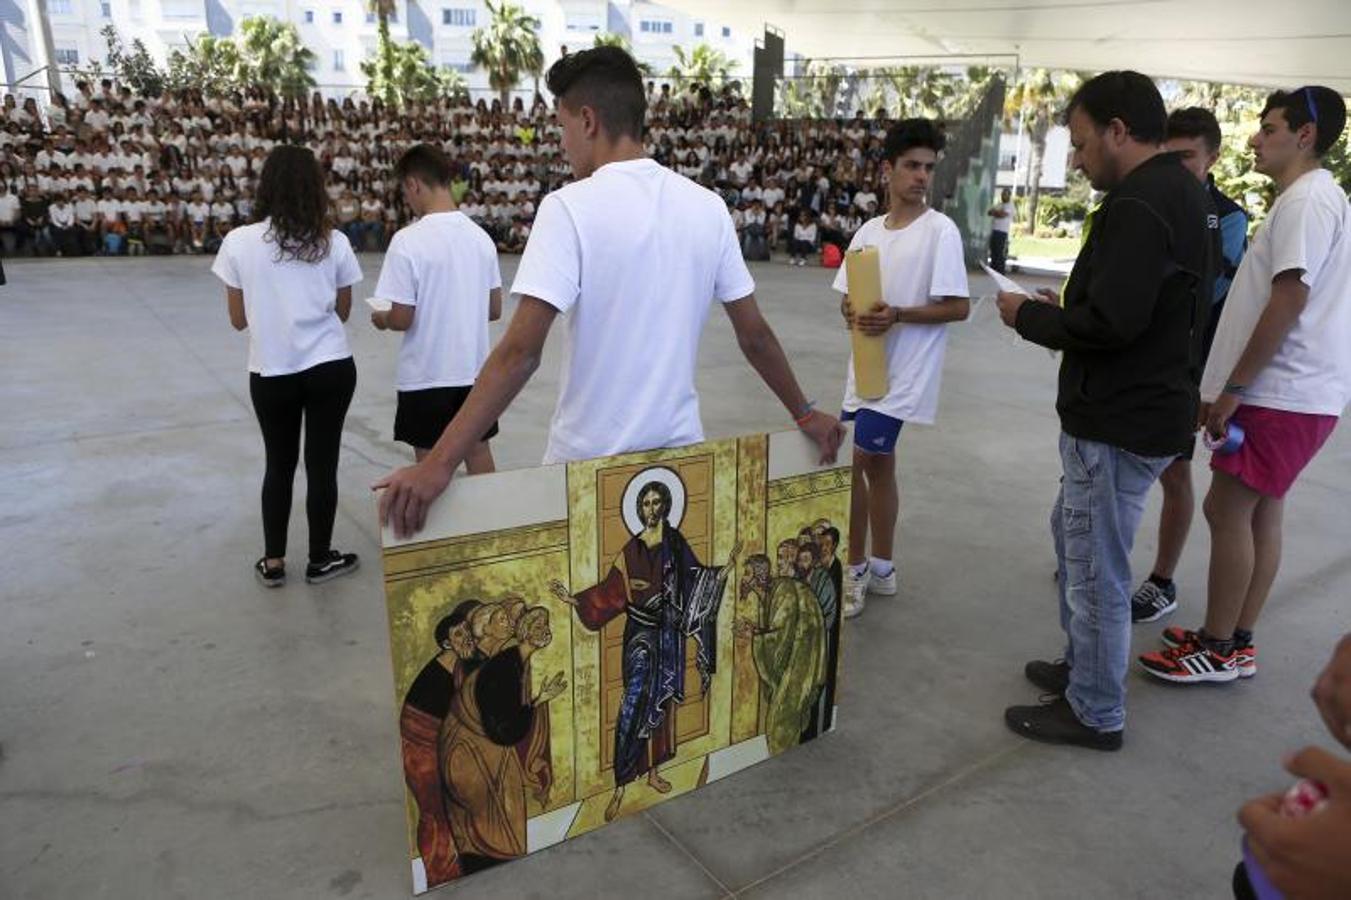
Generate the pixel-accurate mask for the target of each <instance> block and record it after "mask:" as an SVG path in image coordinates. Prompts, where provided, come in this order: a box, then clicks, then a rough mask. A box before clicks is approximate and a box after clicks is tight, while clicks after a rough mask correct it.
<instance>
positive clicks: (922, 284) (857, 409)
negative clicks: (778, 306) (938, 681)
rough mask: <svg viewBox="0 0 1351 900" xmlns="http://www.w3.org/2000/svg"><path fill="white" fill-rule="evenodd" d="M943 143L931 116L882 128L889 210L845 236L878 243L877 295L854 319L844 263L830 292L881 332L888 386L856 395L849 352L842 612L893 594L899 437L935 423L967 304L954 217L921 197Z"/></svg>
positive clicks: (857, 242)
mask: <svg viewBox="0 0 1351 900" xmlns="http://www.w3.org/2000/svg"><path fill="white" fill-rule="evenodd" d="M943 144H944V138H943V135H942V133H940V132H939V130H938V128H937V126H935V125H934V123H933V122H932V121H930V120H928V119H906V120H905V121H902V122H898V123H897V124H896V125H894V126H893V127H892V129H891V130H890V131H889V132H888V133H887V139H886V144H885V146H884V148H883V152H884V153H885V157H884V160H883V163H882V166H883V173H884V174H885V175H886V178H887V181H888V186H887V198H888V211H887V213H886V215H882V216H877V217H875V218H873V219H869V220H868V221H867V222H865V223H864V224H863V226H862V227H861V228H859V230H858V232H857V233H855V235H854V237H853V240H851V241H850V242H849V249H850V250H859V249H862V248H864V247H876V248H877V251H878V256H879V258H880V263H881V269H882V301H883V302H881V303H879V304H877V305H876V306H874V307H873V309H872V311H871V312H869V313H867V314H865V315H862V316H857V317H855V316H854V315H853V312H852V311H851V309H850V306H849V278H848V274H847V271H846V269H845V267H844V266H841V267H840V270H839V274H837V275H836V276H835V283H834V288H835V290H837V291H839V292H840V293H842V294H844V295H845V296H844V299H843V301H842V302H841V304H840V311H841V313H842V314H843V315H844V319H845V322H846V323H847V324H848V325H849V327H850V328H855V327H856V328H858V329H859V331H861V332H863V333H864V334H869V335H885V336H886V358H887V384H888V389H887V394H886V396H884V397H882V398H881V399H880V400H862V399H860V398H859V396H858V393H857V392H856V390H855V388H854V365H853V360H852V359H850V363H849V375H848V378H847V380H846V382H845V389H844V416H843V418H844V419H845V420H846V421H853V422H854V494H853V507H852V511H851V516H850V527H849V565H848V566H847V567H846V569H845V574H844V584H845V589H844V615H845V616H846V617H848V618H852V617H853V616H856V615H858V614H859V613H861V612H862V611H863V604H864V596H865V595H866V594H867V593H868V591H869V590H871V591H872V592H873V593H876V594H887V595H889V594H895V593H896V567H895V565H894V564H893V563H892V546H893V543H894V540H895V533H896V518H897V515H898V513H899V511H900V497H899V491H898V487H897V482H896V440H897V438H898V437H899V436H900V433H901V426H902V425H904V424H905V423H906V422H918V423H920V424H924V425H931V424H933V420H934V416H935V414H936V413H937V412H938V387H939V380H940V378H941V376H942V372H943V354H944V350H945V348H946V347H947V323H948V322H959V321H961V320H963V319H965V318H966V317H967V315H968V314H969V313H970V309H971V306H970V301H969V300H968V296H969V293H970V292H969V289H968V287H967V281H966V259H965V255H964V253H963V250H962V238H961V234H960V232H958V230H957V226H956V225H955V224H954V223H953V221H952V220H951V219H949V218H948V217H947V216H945V215H943V214H942V213H940V212H938V211H936V210H933V209H930V208H929V206H928V202H927V196H928V191H929V182H930V180H931V179H932V177H933V170H934V164H935V163H936V162H937V160H938V154H939V153H940V152H941V151H942V149H943ZM869 532H871V535H872V554H871V559H870V558H869V554H868V546H869V544H868V538H869Z"/></svg>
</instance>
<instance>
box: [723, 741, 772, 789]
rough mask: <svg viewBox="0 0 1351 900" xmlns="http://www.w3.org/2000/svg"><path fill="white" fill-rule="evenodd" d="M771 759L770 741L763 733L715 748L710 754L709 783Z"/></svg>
mask: <svg viewBox="0 0 1351 900" xmlns="http://www.w3.org/2000/svg"><path fill="white" fill-rule="evenodd" d="M767 759H769V742H768V741H766V740H765V736H764V735H763V734H757V735H756V736H755V737H753V738H751V739H750V740H748V741H742V742H741V743H739V744H733V745H732V746H730V747H723V748H722V749H721V750H714V751H713V752H712V753H710V754H709V755H708V783H709V784H712V783H713V782H715V781H717V780H718V779H720V778H726V777H727V776H728V775H732V774H735V773H736V772H740V771H741V770H742V769H745V768H747V767H749V766H753V765H755V764H756V763H758V762H764V761H765V760H767Z"/></svg>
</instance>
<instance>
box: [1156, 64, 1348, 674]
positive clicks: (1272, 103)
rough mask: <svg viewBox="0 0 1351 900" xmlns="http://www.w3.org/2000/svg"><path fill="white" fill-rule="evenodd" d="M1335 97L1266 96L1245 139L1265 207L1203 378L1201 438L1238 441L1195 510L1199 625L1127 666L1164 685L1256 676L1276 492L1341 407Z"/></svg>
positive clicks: (1344, 305) (1343, 211)
mask: <svg viewBox="0 0 1351 900" xmlns="http://www.w3.org/2000/svg"><path fill="white" fill-rule="evenodd" d="M1345 124H1346V105H1345V104H1344V103H1343V101H1342V98H1341V96H1340V95H1339V94H1337V92H1336V91H1333V90H1330V89H1329V88H1325V87H1317V86H1314V87H1303V88H1300V89H1299V90H1297V91H1293V92H1289V93H1287V92H1284V91H1277V92H1276V93H1275V94H1272V95H1271V97H1270V98H1268V100H1267V104H1266V107H1265V108H1264V109H1263V111H1262V121H1261V129H1260V130H1259V131H1258V133H1257V134H1255V135H1253V137H1252V138H1251V140H1250V141H1249V142H1248V143H1249V145H1250V146H1251V147H1252V149H1253V154H1254V167H1255V168H1256V169H1257V171H1258V172H1261V173H1262V174H1263V175H1266V176H1268V177H1270V178H1271V179H1272V180H1273V181H1274V182H1275V183H1276V191H1277V198H1276V202H1275V204H1273V205H1272V207H1271V212H1270V214H1269V215H1268V217H1267V220H1266V222H1265V223H1263V225H1262V227H1261V228H1260V229H1258V231H1257V234H1256V235H1255V236H1254V237H1253V242H1252V245H1251V247H1250V248H1249V251H1248V253H1247V255H1246V256H1244V257H1243V263H1242V265H1241V266H1240V267H1239V270H1238V273H1237V274H1236V275H1235V276H1234V283H1233V287H1232V288H1231V289H1230V291H1229V300H1228V302H1227V304H1226V305H1225V309H1224V313H1223V315H1222V316H1221V317H1220V323H1219V328H1218V330H1217V331H1216V334H1215V343H1214V345H1213V347H1212V349H1211V355H1210V359H1209V361H1208V362H1207V364H1206V370H1205V375H1204V376H1203V377H1202V379H1201V400H1202V410H1201V418H1202V423H1201V424H1202V427H1204V428H1205V429H1206V431H1207V433H1208V434H1209V435H1211V437H1212V438H1216V439H1220V438H1223V437H1224V436H1226V435H1227V434H1229V433H1230V430H1231V426H1233V425H1238V426H1239V427H1240V428H1241V429H1242V432H1243V441H1242V444H1241V445H1240V446H1239V447H1238V448H1237V450H1233V451H1232V452H1216V453H1215V455H1214V456H1213V458H1212V459H1211V463H1210V467H1211V469H1212V470H1213V471H1214V473H1215V474H1214V477H1213V480H1212V482H1211V486H1210V493H1209V494H1208V495H1207V496H1206V500H1205V513H1206V521H1207V522H1209V524H1210V539H1211V549H1210V579H1209V589H1208V596H1207V604H1206V621H1205V626H1204V627H1203V628H1202V629H1200V630H1199V631H1188V630H1184V629H1181V628H1168V629H1165V630H1164V632H1163V642H1164V644H1166V645H1167V649H1165V650H1163V651H1161V652H1156V653H1147V654H1145V655H1143V656H1141V657H1140V662H1141V664H1142V665H1143V666H1144V669H1145V671H1146V672H1148V673H1149V674H1151V675H1154V676H1157V677H1159V678H1162V679H1165V680H1167V681H1173V682H1180V683H1192V682H1201V681H1233V680H1235V679H1237V678H1240V677H1248V676H1251V675H1255V674H1256V673H1257V651H1256V649H1255V648H1254V646H1253V627H1254V626H1255V625H1256V624H1257V617H1258V615H1259V614H1260V613H1261V611H1262V605H1263V604H1264V603H1265V602H1266V599H1267V595H1268V594H1269V593H1270V591H1271V584H1272V582H1273V581H1274V580H1275V578H1276V570H1277V568H1278V567H1279V566H1280V561H1281V519H1282V516H1283V514H1284V510H1285V495H1286V493H1287V492H1288V491H1289V490H1290V488H1291V486H1292V485H1293V484H1294V483H1295V480H1296V479H1297V478H1298V477H1299V473H1300V472H1301V471H1303V470H1304V467H1305V466H1306V465H1308V463H1309V461H1310V460H1312V459H1313V458H1314V456H1315V455H1316V454H1317V453H1318V451H1319V449H1320V448H1321V447H1322V446H1323V444H1324V442H1325V441H1327V439H1328V436H1329V435H1330V434H1331V433H1332V430H1333V428H1334V427H1335V426H1336V424H1337V418H1338V417H1339V416H1340V415H1341V413H1342V410H1343V409H1345V408H1346V405H1347V403H1348V402H1351V204H1348V203H1347V198H1346V195H1345V194H1344V193H1343V192H1342V190H1341V188H1340V187H1338V185H1337V182H1336V181H1335V180H1334V179H1333V177H1332V174H1331V173H1330V172H1328V171H1327V170H1326V169H1324V168H1323V167H1322V159H1323V156H1324V155H1325V154H1326V153H1327V152H1328V150H1329V149H1330V148H1331V147H1332V145H1333V144H1335V143H1336V142H1337V140H1338V138H1339V137H1341V133H1342V129H1343V127H1344V126H1345Z"/></svg>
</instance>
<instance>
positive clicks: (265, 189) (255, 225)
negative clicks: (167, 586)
mask: <svg viewBox="0 0 1351 900" xmlns="http://www.w3.org/2000/svg"><path fill="white" fill-rule="evenodd" d="M211 271H212V272H214V273H215V274H216V276H217V277H219V278H220V279H221V281H223V282H225V286H226V291H225V293H226V300H227V303H228V306H229V312H230V323H231V324H232V325H234V327H235V328H236V329H238V330H240V331H243V330H244V329H246V328H247V329H248V330H249V395H250V397H251V398H252V400H253V409H254V412H255V413H256V414H257V416H258V425H259V426H260V428H261V429H262V433H263V445H264V447H265V448H266V456H267V469H266V472H265V474H264V476H263V497H262V506H263V542H264V546H265V549H264V553H263V556H262V557H261V558H260V559H259V560H258V561H257V562H256V563H255V564H254V571H255V574H256V575H257V577H258V580H259V581H260V582H262V584H264V585H265V586H267V587H280V586H281V585H283V584H284V583H285V582H286V568H285V559H286V525H287V521H288V520H289V519H290V515H291V485H292V482H293V481H294V479H295V471H296V464H297V462H298V461H299V458H300V432H301V424H302V421H303V423H304V430H305V476H306V480H307V482H308V492H307V494H306V499H305V512H306V515H307V517H308V520H309V539H310V540H309V565H308V566H307V567H306V569H305V580H306V581H308V582H310V583H311V584H314V583H318V582H322V581H328V580H329V579H331V578H336V577H338V576H339V575H344V574H346V573H348V572H351V571H353V570H355V569H356V567H357V555H356V554H355V553H341V552H339V551H337V550H334V549H333V547H332V544H331V541H332V536H333V520H334V517H335V515H336V513H337V508H338V446H339V442H340V440H341V437H342V426H343V420H344V419H345V418H346V417H347V407H348V405H349V404H350V403H351V401H352V394H353V392H354V391H355V390H356V378H357V372H356V365H355V364H354V363H353V362H352V351H351V350H350V349H349V348H348V345H347V333H346V332H345V331H344V329H343V323H344V322H346V321H347V316H348V314H349V313H350V312H351V311H352V285H353V284H356V283H357V282H358V281H360V280H361V268H360V266H358V265H357V260H356V255H355V254H354V253H353V252H352V247H351V244H350V243H348V240H347V238H346V237H345V236H343V234H342V232H340V231H335V230H333V228H332V227H331V223H330V220H329V210H328V195H327V194H326V193H325V192H324V174H323V171H322V170H321V169H320V168H319V163H318V161H317V160H316V159H315V158H314V154H313V153H312V152H310V151H309V150H308V149H306V148H304V147H297V146H292V145H286V144H283V145H279V146H277V147H276V148H274V149H273V150H272V152H271V153H270V154H269V155H268V157H267V162H266V163H264V164H263V171H262V174H261V175H260V176H259V179H258V188H257V196H256V197H255V199H254V204H253V222H252V223H251V224H249V225H245V226H242V227H240V228H236V229H234V230H233V231H231V232H230V233H229V234H228V235H227V236H226V237H225V239H224V241H223V243H222V244H221V248H220V252H219V253H218V254H217V255H216V261H215V264H214V265H213V266H212V267H211Z"/></svg>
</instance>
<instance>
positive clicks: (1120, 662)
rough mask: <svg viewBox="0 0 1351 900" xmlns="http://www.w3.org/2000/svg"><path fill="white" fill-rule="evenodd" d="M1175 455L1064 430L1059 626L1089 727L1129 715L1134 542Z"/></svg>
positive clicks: (1075, 704) (1105, 726) (1056, 518)
mask: <svg viewBox="0 0 1351 900" xmlns="http://www.w3.org/2000/svg"><path fill="white" fill-rule="evenodd" d="M1173 459H1174V457H1172V456H1157V457H1156V456H1139V455H1137V454H1134V453H1131V452H1130V451H1128V450H1122V449H1121V448H1120V447H1113V446H1111V445H1109V444H1100V443H1097V442H1096V441H1086V440H1081V439H1079V438H1075V437H1070V436H1069V435H1068V434H1065V433H1063V432H1062V433H1061V435H1060V465H1061V469H1062V470H1063V473H1064V474H1063V475H1062V477H1061V479H1060V495H1059V496H1058V497H1056V501H1055V509H1054V510H1052V512H1051V534H1052V536H1053V537H1054V538H1055V555H1056V567H1057V570H1058V574H1059V576H1060V577H1059V579H1058V581H1057V583H1058V586H1059V589H1060V627H1061V628H1063V629H1065V634H1066V635H1067V636H1068V638H1069V644H1068V646H1067V647H1066V649H1065V661H1066V662H1067V663H1069V665H1070V686H1069V690H1067V691H1066V692H1065V696H1066V699H1068V700H1069V703H1070V708H1071V709H1073V710H1074V714H1075V715H1076V716H1078V717H1079V721H1081V722H1083V723H1084V724H1085V725H1087V726H1089V727H1090V728H1095V729H1097V730H1098V731H1120V730H1121V729H1122V728H1123V727H1124V726H1125V722H1126V671H1127V667H1128V665H1129V662H1130V650H1131V603H1130V587H1131V563H1130V555H1131V545H1132V544H1133V543H1134V542H1135V530H1136V528H1137V527H1139V525H1140V514H1141V513H1142V512H1143V511H1144V507H1145V497H1146V496H1147V495H1148V494H1149V488H1150V486H1151V485H1153V484H1154V482H1155V481H1156V480H1158V477H1159V475H1160V474H1161V473H1162V472H1163V470H1164V469H1165V468H1167V467H1168V464H1169V463H1171V462H1172V461H1173Z"/></svg>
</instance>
